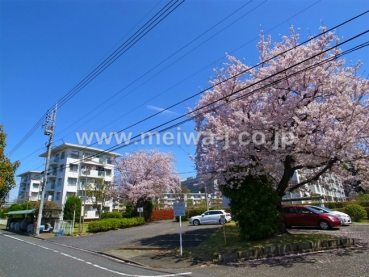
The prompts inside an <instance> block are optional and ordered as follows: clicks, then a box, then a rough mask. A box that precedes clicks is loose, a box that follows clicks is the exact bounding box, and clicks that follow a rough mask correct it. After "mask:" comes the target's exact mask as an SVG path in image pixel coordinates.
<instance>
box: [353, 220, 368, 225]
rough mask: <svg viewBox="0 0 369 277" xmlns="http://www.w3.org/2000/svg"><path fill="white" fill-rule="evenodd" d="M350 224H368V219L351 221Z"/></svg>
mask: <svg viewBox="0 0 369 277" xmlns="http://www.w3.org/2000/svg"><path fill="white" fill-rule="evenodd" d="M352 224H369V219H362V220H361V221H360V222H356V221H355V222H352Z"/></svg>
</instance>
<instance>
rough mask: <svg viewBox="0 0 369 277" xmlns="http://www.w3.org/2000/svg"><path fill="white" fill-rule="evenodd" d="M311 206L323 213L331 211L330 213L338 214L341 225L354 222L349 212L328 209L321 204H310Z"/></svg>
mask: <svg viewBox="0 0 369 277" xmlns="http://www.w3.org/2000/svg"><path fill="white" fill-rule="evenodd" d="M309 207H312V208H314V209H316V210H318V211H321V212H323V213H330V214H333V215H335V216H337V217H338V218H339V219H340V220H341V225H350V224H351V223H352V222H351V217H350V216H349V215H348V214H345V213H343V212H339V211H334V210H331V209H328V208H326V207H321V206H310V205H309Z"/></svg>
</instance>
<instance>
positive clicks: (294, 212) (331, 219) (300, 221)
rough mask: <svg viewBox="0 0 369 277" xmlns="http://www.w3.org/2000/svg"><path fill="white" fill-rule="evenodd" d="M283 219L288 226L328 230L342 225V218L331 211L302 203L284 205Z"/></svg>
mask: <svg viewBox="0 0 369 277" xmlns="http://www.w3.org/2000/svg"><path fill="white" fill-rule="evenodd" d="M282 214H283V220H284V223H285V225H286V227H287V228H289V227H292V226H311V227H319V228H320V229H322V230H328V229H331V228H333V227H338V226H341V220H340V219H339V218H338V217H337V216H335V215H333V214H329V213H323V212H321V211H318V210H316V209H314V208H311V207H308V206H301V205H289V206H282Z"/></svg>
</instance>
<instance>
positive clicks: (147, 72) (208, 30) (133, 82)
mask: <svg viewBox="0 0 369 277" xmlns="http://www.w3.org/2000/svg"><path fill="white" fill-rule="evenodd" d="M250 2H251V1H250ZM250 2H247V3H246V4H244V5H242V6H241V7H240V8H238V9H237V10H235V11H234V12H232V13H231V14H229V15H228V16H226V17H225V18H223V19H222V20H221V21H219V22H218V23H216V24H215V25H213V26H212V27H210V28H209V29H207V30H206V31H205V32H203V33H201V34H200V35H198V36H197V37H196V38H194V39H192V40H191V41H190V42H188V43H187V44H185V45H184V46H182V47H181V48H180V49H178V50H176V51H175V52H174V53H172V54H171V55H169V56H168V57H166V58H165V59H164V60H162V61H161V62H159V63H158V64H157V65H155V66H154V67H152V68H151V69H149V70H148V71H146V72H145V73H144V74H142V75H141V76H140V77H138V78H136V79H135V80H134V81H132V82H131V83H129V84H128V85H127V86H125V87H124V88H122V89H121V90H119V91H118V92H116V93H115V94H114V95H112V96H111V97H109V98H108V99H107V100H105V101H104V102H103V103H101V104H99V105H98V106H97V107H95V108H93V109H92V110H91V111H90V112H88V113H87V114H85V115H84V116H82V117H81V118H80V119H79V120H77V121H75V122H74V123H73V124H71V125H69V127H67V128H65V129H64V130H62V131H61V132H60V133H59V134H61V133H63V132H64V131H65V130H67V129H69V128H70V127H72V126H73V125H74V124H76V123H78V122H79V121H81V120H82V119H83V118H85V117H87V116H88V115H90V114H91V113H93V112H94V111H96V109H97V108H99V107H101V106H102V105H104V104H105V103H107V102H108V101H110V100H111V99H113V98H114V97H116V96H117V95H119V94H120V93H121V92H122V91H124V90H126V89H127V88H129V87H130V86H132V85H133V84H135V83H136V82H137V81H139V80H141V79H142V78H143V77H144V76H146V75H147V74H149V73H150V72H152V71H153V70H154V69H156V68H158V67H159V66H160V65H162V64H163V63H164V62H166V61H167V60H169V59H170V58H172V57H173V56H175V55H176V54H177V53H179V52H180V51H182V50H183V49H185V48H186V47H188V46H189V45H190V44H192V43H193V42H195V41H196V40H198V39H199V38H200V37H202V36H204V35H205V34H206V33H208V32H210V31H211V30H212V29H214V28H215V27H216V26H218V25H219V24H220V23H222V22H224V21H225V20H227V19H228V18H230V17H231V16H233V15H234V14H235V13H236V12H238V11H240V10H241V9H242V8H244V7H245V6H247V5H248V4H249V3H250ZM265 2H266V1H264V2H263V3H265ZM263 3H262V4H263ZM259 6H261V4H260V5H258V6H257V7H259ZM253 10H255V8H254V9H253ZM253 10H252V11H253ZM250 12H251V11H250ZM250 12H247V13H246V14H244V15H243V16H242V17H240V18H238V19H237V20H236V21H233V22H232V23H231V24H229V25H228V26H227V27H226V28H228V27H229V26H231V25H232V24H234V23H236V22H237V21H238V20H240V19H241V18H243V17H244V16H246V15H247V14H249V13H250ZM226 28H223V29H222V31H223V30H224V29H226ZM219 33H220V32H217V33H216V35H217V34H219ZM214 36H215V35H213V36H212V37H211V38H213V37H214ZM208 40H209V39H208ZM208 40H206V41H208ZM203 44H204V42H202V43H201V44H200V45H198V46H196V47H195V48H193V49H192V50H191V51H189V52H187V53H186V54H185V55H182V56H181V57H180V58H179V59H177V60H175V61H174V62H172V63H171V64H170V65H168V66H167V67H165V68H164V69H162V70H161V71H159V72H158V73H157V74H155V75H154V76H152V77H151V78H149V79H148V80H146V81H145V82H144V83H142V84H140V85H139V86H138V87H136V88H135V89H134V90H132V91H130V92H128V93H126V94H124V95H123V96H122V97H121V98H119V99H118V100H116V101H115V102H114V103H112V104H111V105H109V106H107V107H106V108H105V109H104V110H102V111H100V112H99V113H98V114H96V115H95V116H94V117H92V118H91V119H90V120H88V121H86V122H85V123H87V122H89V121H91V120H92V119H93V118H95V117H96V116H98V115H100V114H101V113H103V112H104V111H106V110H107V109H108V108H109V107H111V106H112V105H114V104H116V103H117V102H118V101H120V100H122V99H123V98H124V97H126V96H127V95H129V94H131V93H132V92H134V91H135V90H136V89H137V88H139V87H140V86H142V85H144V84H145V83H147V82H148V81H150V80H152V79H153V78H155V77H156V76H157V75H159V74H160V73H162V72H163V71H165V70H166V69H167V68H169V67H170V66H172V65H173V64H174V63H176V62H178V61H179V60H181V59H182V58H184V57H185V56H186V55H188V54H189V53H191V52H192V51H194V50H195V49H197V48H198V47H200V46H201V45H203ZM85 123H84V124H85Z"/></svg>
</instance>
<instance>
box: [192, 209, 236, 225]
mask: <svg viewBox="0 0 369 277" xmlns="http://www.w3.org/2000/svg"><path fill="white" fill-rule="evenodd" d="M222 215H224V217H225V221H226V222H230V221H231V220H232V217H231V214H230V213H227V212H226V211H224V210H210V211H206V212H205V213H203V214H202V215H197V216H193V217H191V218H190V224H193V225H196V226H197V225H200V224H222V223H223V222H222V220H221V216H222Z"/></svg>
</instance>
